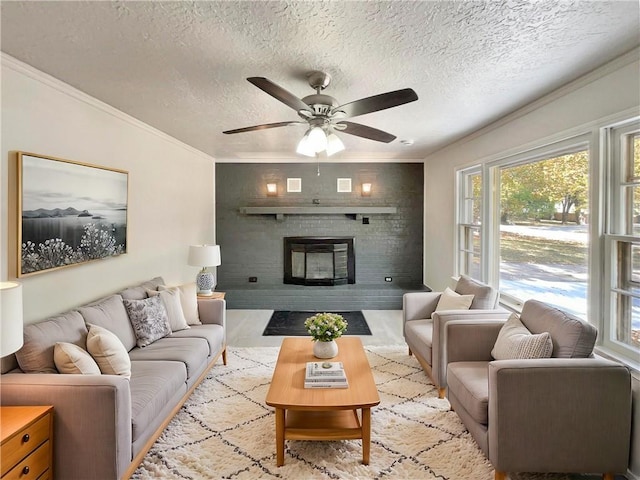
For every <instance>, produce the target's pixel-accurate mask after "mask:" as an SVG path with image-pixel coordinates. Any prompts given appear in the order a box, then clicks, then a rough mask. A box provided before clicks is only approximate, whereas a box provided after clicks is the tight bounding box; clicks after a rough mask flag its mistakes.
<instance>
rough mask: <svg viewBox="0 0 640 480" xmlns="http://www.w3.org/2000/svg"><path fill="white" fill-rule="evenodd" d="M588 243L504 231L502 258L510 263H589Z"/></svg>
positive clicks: (501, 238) (501, 241)
mask: <svg viewBox="0 0 640 480" xmlns="http://www.w3.org/2000/svg"><path fill="white" fill-rule="evenodd" d="M588 253H589V252H588V247H587V245H585V244H583V243H580V242H561V241H559V240H550V239H547V238H541V237H531V236H524V235H518V234H515V233H508V232H502V233H501V234H500V259H501V261H503V262H509V263H536V264H539V265H554V264H555V265H585V266H586V265H587V257H588Z"/></svg>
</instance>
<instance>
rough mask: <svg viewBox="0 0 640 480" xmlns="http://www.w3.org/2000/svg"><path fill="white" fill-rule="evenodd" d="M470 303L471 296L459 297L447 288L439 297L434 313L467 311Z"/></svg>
mask: <svg viewBox="0 0 640 480" xmlns="http://www.w3.org/2000/svg"><path fill="white" fill-rule="evenodd" d="M472 302H473V295H460V294H459V293H456V292H454V291H453V290H451V289H450V288H449V287H447V288H445V289H444V292H442V295H440V299H439V300H438V304H437V305H436V312H440V311H442V310H469V307H470V306H471V303H472Z"/></svg>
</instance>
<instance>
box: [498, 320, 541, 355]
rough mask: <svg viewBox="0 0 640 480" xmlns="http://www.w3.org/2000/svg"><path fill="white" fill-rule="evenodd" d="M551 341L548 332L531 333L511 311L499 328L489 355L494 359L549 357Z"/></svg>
mask: <svg viewBox="0 0 640 480" xmlns="http://www.w3.org/2000/svg"><path fill="white" fill-rule="evenodd" d="M552 353H553V342H552V341H551V335H550V334H549V332H542V333H538V334H535V335H534V334H532V333H531V332H530V331H529V330H528V329H527V327H525V326H524V325H523V324H522V322H521V321H520V318H519V317H518V315H516V314H515V313H512V314H511V316H510V317H509V319H508V320H507V321H506V322H505V324H504V325H503V326H502V328H501V329H500V332H499V333H498V338H497V340H496V343H495V345H494V346H493V350H491V356H492V357H493V358H495V359H496V360H510V359H516V358H549V357H551V354H552Z"/></svg>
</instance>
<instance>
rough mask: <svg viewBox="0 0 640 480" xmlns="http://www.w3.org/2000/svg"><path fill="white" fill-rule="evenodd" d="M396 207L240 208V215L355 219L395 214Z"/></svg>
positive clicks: (281, 218)
mask: <svg viewBox="0 0 640 480" xmlns="http://www.w3.org/2000/svg"><path fill="white" fill-rule="evenodd" d="M397 210H398V209H397V208H396V207H384V206H383V207H359V206H350V207H349V206H346V207H320V206H311V207H242V208H240V213H244V214H245V215H275V216H276V219H277V220H283V219H284V216H285V215H354V216H355V218H356V219H360V218H362V216H363V215H374V214H389V213H396V212H397Z"/></svg>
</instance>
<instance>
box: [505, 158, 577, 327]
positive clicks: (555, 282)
mask: <svg viewBox="0 0 640 480" xmlns="http://www.w3.org/2000/svg"><path fill="white" fill-rule="evenodd" d="M588 184H589V168H588V152H587V151H580V152H576V153H572V154H569V155H563V156H560V157H556V158H551V159H546V160H541V161H537V162H533V163H528V164H525V165H519V166H516V167H509V168H503V169H501V172H500V224H501V225H500V290H501V291H503V292H504V293H507V294H509V295H511V296H513V297H515V298H517V299H519V300H521V301H526V300H528V299H530V298H536V299H539V300H543V301H545V302H548V303H551V304H555V305H557V306H559V307H560V308H562V309H564V310H566V311H569V312H572V313H574V314H575V315H578V316H580V317H582V318H586V314H587V282H588V263H587V262H588V226H587V224H586V223H587V222H588V219H589V208H588Z"/></svg>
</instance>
